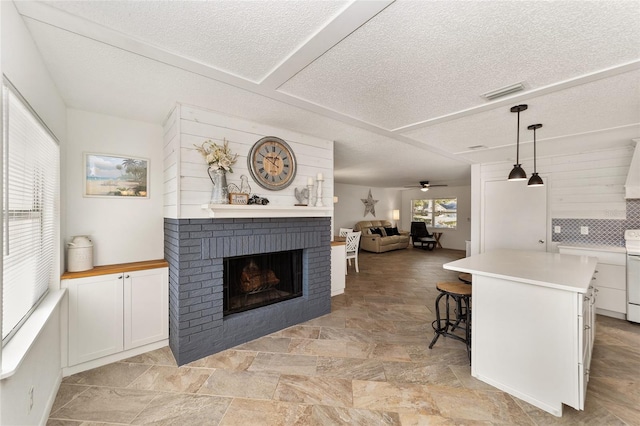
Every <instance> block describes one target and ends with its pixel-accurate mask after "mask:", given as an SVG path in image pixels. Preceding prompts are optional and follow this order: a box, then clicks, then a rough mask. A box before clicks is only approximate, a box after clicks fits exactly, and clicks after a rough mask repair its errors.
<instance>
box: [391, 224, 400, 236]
mask: <svg viewBox="0 0 640 426" xmlns="http://www.w3.org/2000/svg"><path fill="white" fill-rule="evenodd" d="M392 229H393V235H400V231H398V227H397V226H395V227H393V228H392Z"/></svg>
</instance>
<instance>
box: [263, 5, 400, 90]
mask: <svg viewBox="0 0 640 426" xmlns="http://www.w3.org/2000/svg"><path fill="white" fill-rule="evenodd" d="M393 1H394V0H375V1H354V2H352V3H350V4H349V5H347V7H345V8H344V9H343V10H342V11H341V12H340V13H338V14H337V15H336V16H335V17H334V18H333V19H332V20H331V21H329V22H328V23H327V24H326V25H325V26H324V27H323V28H321V29H320V30H319V31H318V32H317V33H315V34H314V35H312V36H311V37H310V38H309V39H308V40H307V41H306V42H305V43H304V44H303V45H302V46H300V48H299V49H298V50H296V51H295V52H293V53H292V54H291V55H290V56H289V57H288V58H286V59H285V60H283V61H282V62H281V63H280V64H278V66H277V67H276V68H275V69H274V70H273V71H271V73H270V74H269V75H268V76H267V77H265V78H264V80H262V81H261V82H260V86H261V87H263V88H265V89H271V90H276V89H278V88H279V87H280V86H282V85H283V84H284V83H286V82H287V81H288V80H290V79H291V78H292V77H293V76H295V75H296V74H297V73H299V72H300V71H302V70H303V69H304V68H305V67H307V66H308V65H310V64H311V63H312V62H313V61H315V60H316V59H317V58H319V57H320V56H322V55H324V53H325V52H327V51H328V50H330V49H331V48H332V47H333V46H335V45H336V44H338V43H340V41H342V40H343V39H345V38H346V37H347V36H348V35H349V34H351V33H353V32H354V31H356V30H357V29H358V28H360V27H361V26H362V25H364V24H366V23H367V22H368V21H369V20H370V19H371V18H373V17H374V16H376V15H377V14H378V13H380V12H382V11H383V10H384V9H385V8H386V7H387V6H389V5H390V4H391V3H393Z"/></svg>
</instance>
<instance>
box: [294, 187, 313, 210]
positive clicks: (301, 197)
mask: <svg viewBox="0 0 640 426" xmlns="http://www.w3.org/2000/svg"><path fill="white" fill-rule="evenodd" d="M294 192H295V196H296V200H298V204H296V206H307V205H309V188H302V189H298V188H295V191H294Z"/></svg>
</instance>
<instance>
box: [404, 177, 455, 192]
mask: <svg viewBox="0 0 640 426" xmlns="http://www.w3.org/2000/svg"><path fill="white" fill-rule="evenodd" d="M437 186H448V185H445V184H440V185H433V184H431V183H429V181H428V180H421V181H420V185H406V186H405V188H420V191H423V192H427V191H428V190H429V188H435V187H437Z"/></svg>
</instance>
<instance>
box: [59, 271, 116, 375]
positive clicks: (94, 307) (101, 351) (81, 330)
mask: <svg viewBox="0 0 640 426" xmlns="http://www.w3.org/2000/svg"><path fill="white" fill-rule="evenodd" d="M120 275H121V274H120ZM120 275H118V274H112V275H104V276H101V277H91V278H79V279H76V280H69V281H68V282H66V283H65V282H63V284H62V285H63V287H66V288H67V289H68V291H69V352H68V355H69V365H76V364H80V363H81V362H85V361H91V360H93V359H96V358H100V357H103V356H106V355H111V354H113V353H116V352H120V351H122V350H123V348H124V340H123V338H122V330H123V324H124V316H123V312H124V311H123V307H124V298H123V293H122V289H123V284H124V283H123V280H122V278H118V277H119V276H120Z"/></svg>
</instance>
